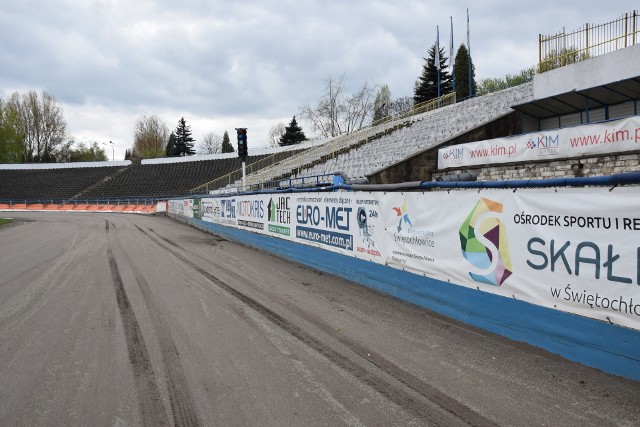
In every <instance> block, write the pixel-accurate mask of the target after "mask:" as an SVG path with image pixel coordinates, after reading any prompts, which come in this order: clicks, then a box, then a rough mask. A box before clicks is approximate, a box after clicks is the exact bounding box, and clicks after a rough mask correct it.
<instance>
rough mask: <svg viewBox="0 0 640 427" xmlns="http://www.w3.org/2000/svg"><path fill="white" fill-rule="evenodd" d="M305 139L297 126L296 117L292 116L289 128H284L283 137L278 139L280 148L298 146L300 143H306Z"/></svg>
mask: <svg viewBox="0 0 640 427" xmlns="http://www.w3.org/2000/svg"><path fill="white" fill-rule="evenodd" d="M306 140H307V137H306V136H305V135H304V132H303V131H302V128H301V127H300V126H298V122H297V121H296V116H293V118H292V119H291V122H289V126H287V127H285V130H284V135H282V136H281V137H280V146H281V147H284V146H287V145H295V144H300V143H301V142H302V141H306Z"/></svg>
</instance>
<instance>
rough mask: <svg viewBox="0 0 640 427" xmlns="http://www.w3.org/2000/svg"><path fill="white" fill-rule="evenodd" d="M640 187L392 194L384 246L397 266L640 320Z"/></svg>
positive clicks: (633, 323)
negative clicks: (639, 199)
mask: <svg viewBox="0 0 640 427" xmlns="http://www.w3.org/2000/svg"><path fill="white" fill-rule="evenodd" d="M639 195H640V194H639V191H638V189H636V188H624V189H616V191H614V192H610V191H609V189H606V188H605V189H594V188H590V189H558V190H557V191H556V190H555V189H544V190H526V191H520V190H519V191H517V192H515V193H514V192H513V191H501V190H493V191H482V192H481V193H480V194H479V193H478V192H476V191H457V192H451V193H448V192H433V193H405V194H401V193H393V194H387V195H385V196H383V197H382V198H381V206H380V208H381V211H382V213H383V217H384V218H385V228H386V230H387V231H386V234H387V235H386V237H387V238H386V242H385V249H386V251H385V254H386V257H387V261H388V264H389V265H390V266H393V267H398V268H403V269H407V270H410V271H414V272H416V273H419V274H420V273H421V274H426V275H428V276H430V277H434V278H437V279H440V280H443V281H447V282H451V283H455V284H458V285H462V286H467V287H472V288H477V289H480V290H482V291H486V292H490V293H494V294H497V295H502V296H505V297H508V298H515V299H519V300H524V301H527V302H531V303H534V304H537V305H541V306H545V307H549V308H555V309H561V310H563V311H568V312H572V313H575V314H579V315H582V316H587V317H592V318H597V319H600V320H604V321H609V322H613V323H617V324H622V325H625V326H628V327H632V328H635V329H640V267H639V261H640V244H639V243H638V242H639V241H640V240H639V239H638V238H634V234H637V237H640V214H639V213H638V212H639V210H638V202H637V200H638V196H639ZM594 200H598V203H597V204H595V203H594Z"/></svg>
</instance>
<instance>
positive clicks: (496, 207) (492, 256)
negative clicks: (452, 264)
mask: <svg viewBox="0 0 640 427" xmlns="http://www.w3.org/2000/svg"><path fill="white" fill-rule="evenodd" d="M502 208H503V206H502V204H501V203H498V202H494V201H492V200H489V199H485V198H484V197H483V198H481V199H480V200H479V201H478V203H477V204H476V206H475V207H474V208H473V210H472V211H471V212H470V213H469V216H467V219H465V221H464V222H463V223H462V226H461V227H460V246H461V247H462V255H463V256H464V257H465V259H466V260H467V261H469V262H470V263H471V264H472V265H473V266H474V267H476V268H477V269H479V270H481V271H480V272H478V273H473V272H469V275H470V276H471V278H472V279H473V280H475V281H476V282H480V283H486V284H489V285H494V286H500V285H502V284H503V283H504V281H505V280H507V278H509V276H511V274H512V273H513V269H512V266H511V256H510V255H509V244H508V242H507V234H506V228H505V225H504V224H503V223H502V222H501V221H500V219H499V218H498V217H497V216H496V214H499V213H501V212H502Z"/></svg>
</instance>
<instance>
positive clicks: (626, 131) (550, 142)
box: [438, 116, 640, 169]
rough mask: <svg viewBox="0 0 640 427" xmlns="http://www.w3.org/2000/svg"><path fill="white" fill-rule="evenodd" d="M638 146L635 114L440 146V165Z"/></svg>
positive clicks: (558, 156) (639, 120)
mask: <svg viewBox="0 0 640 427" xmlns="http://www.w3.org/2000/svg"><path fill="white" fill-rule="evenodd" d="M639 148H640V117H638V116H634V117H630V118H627V119H622V120H615V121H611V122H606V123H599V124H594V125H584V126H576V127H571V128H565V129H556V130H552V131H543V132H536V133H529V134H525V135H518V136H513V137H508V138H497V139H489V140H485V141H478V142H470V143H468V144H460V145H454V146H451V147H447V148H441V149H440V150H438V168H439V169H445V168H451V167H461V166H480V165H487V164H499V163H510V162H526V161H533V160H553V159H561V158H570V157H579V156H585V155H596V154H608V153H620V152H625V151H632V150H638V149H639Z"/></svg>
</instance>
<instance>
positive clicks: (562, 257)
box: [167, 187, 640, 380]
mask: <svg viewBox="0 0 640 427" xmlns="http://www.w3.org/2000/svg"><path fill="white" fill-rule="evenodd" d="M639 192H640V188H638V187H620V188H614V189H609V188H540V189H519V190H517V191H514V190H512V189H502V190H501V189H483V190H466V191H465V190H456V191H449V192H446V191H440V192H407V193H403V192H388V193H385V192H364V191H355V192H332V193H313V192H309V193H284V194H253V195H235V196H233V197H219V198H202V199H184V200H170V201H169V202H168V207H167V211H168V214H169V215H170V216H172V217H174V218H177V219H180V220H182V221H185V222H189V223H191V224H193V225H195V226H197V227H200V228H202V229H205V230H208V231H211V232H214V233H217V234H222V235H224V236H226V237H229V238H232V239H234V240H238V241H240V242H244V243H246V244H249V245H252V246H256V247H259V248H261V249H265V250H268V251H271V252H274V253H276V254H279V255H282V256H285V257H288V258H291V259H293V260H295V261H297V262H301V263H303V264H306V265H309V266H312V267H314V268H318V269H320V270H324V271H328V272H331V273H334V274H337V275H340V276H342V277H345V278H347V279H350V280H353V281H355V282H359V283H362V284H364V285H367V286H371V287H374V288H376V289H379V290H382V291H384V292H387V293H389V294H391V295H394V296H397V297H400V298H402V299H405V300H408V301H410V302H412V303H415V304H418V305H421V306H424V307H427V308H430V309H433V310H434V311H437V312H440V313H443V314H445V315H448V316H451V317H454V318H456V319H459V320H462V321H464V322H466V323H470V324H473V325H475V326H479V327H482V328H484V329H487V330H490V331H492V332H496V333H499V334H501V335H504V336H507V337H510V338H513V339H516V340H520V341H526V342H529V343H531V344H533V345H536V346H540V347H543V348H545V349H547V350H549V351H552V352H555V353H558V354H560V355H562V356H564V357H567V358H569V359H571V360H575V361H578V362H581V363H584V364H586V365H589V366H593V367H596V368H599V369H602V370H605V371H608V372H612V373H615V374H618V375H623V376H626V377H629V378H634V379H637V380H640V247H639V246H640V245H638V243H637V242H638V239H637V238H634V235H636V234H640V216H639V214H638V212H639V211H640V210H639V209H638V207H639V204H640V202H638V200H640V199H639V198H638V195H639V194H638V193H639Z"/></svg>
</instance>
